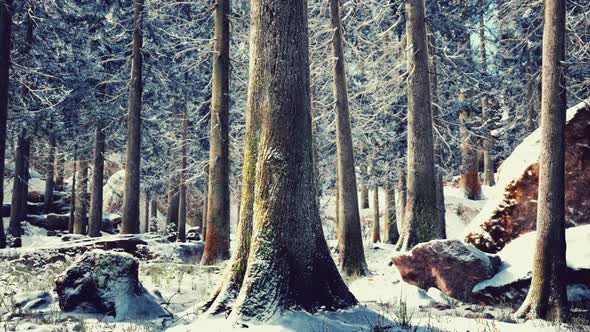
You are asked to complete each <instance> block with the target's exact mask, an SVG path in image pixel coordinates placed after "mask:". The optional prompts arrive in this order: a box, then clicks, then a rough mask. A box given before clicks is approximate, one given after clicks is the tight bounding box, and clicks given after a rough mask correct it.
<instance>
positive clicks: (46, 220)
mask: <svg viewBox="0 0 590 332" xmlns="http://www.w3.org/2000/svg"><path fill="white" fill-rule="evenodd" d="M69 220H70V216H69V215H68V214H54V213H50V214H47V215H27V222H29V223H30V224H31V225H33V226H37V227H41V228H44V229H46V230H51V231H65V230H67V229H68V223H69Z"/></svg>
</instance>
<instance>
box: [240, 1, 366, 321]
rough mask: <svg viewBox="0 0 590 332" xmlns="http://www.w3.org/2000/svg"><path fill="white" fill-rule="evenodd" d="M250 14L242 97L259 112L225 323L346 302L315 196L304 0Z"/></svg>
mask: <svg viewBox="0 0 590 332" xmlns="http://www.w3.org/2000/svg"><path fill="white" fill-rule="evenodd" d="M251 15H252V16H251V30H250V36H251V37H250V47H251V49H250V55H251V56H250V59H251V60H250V61H251V62H250V65H251V66H250V80H251V84H250V91H249V100H250V102H251V103H255V108H256V109H257V110H260V115H261V125H260V129H261V131H260V140H259V141H260V142H259V144H258V149H257V150H258V152H257V162H256V166H257V168H258V169H257V170H256V179H255V188H256V189H255V191H254V198H253V200H254V203H253V205H254V208H253V211H254V215H253V221H254V222H253V226H254V227H253V233H252V243H251V245H250V251H249V255H250V257H249V259H248V266H247V267H246V271H245V276H244V280H243V282H242V286H241V289H240V292H239V294H238V296H237V298H236V300H235V302H234V304H233V306H232V307H231V314H230V319H238V320H242V321H245V320H252V319H256V320H266V319H269V318H271V317H272V316H274V315H275V314H278V313H280V312H281V311H284V310H289V309H299V310H307V311H316V310H319V309H320V308H321V309H325V310H334V309H340V308H344V307H348V306H351V305H354V304H356V303H357V301H356V299H355V298H354V296H353V295H352V293H350V291H349V290H348V288H347V287H346V284H344V282H343V280H342V278H341V277H340V275H339V273H338V270H337V268H336V265H335V264H334V261H333V260H332V258H331V257H330V252H329V249H328V246H327V244H326V241H325V239H324V235H323V231H322V227H321V222H320V216H319V207H318V205H317V201H316V199H315V195H316V185H315V177H314V175H313V161H312V159H313V157H312V146H311V145H312V144H311V121H310V108H311V101H310V98H309V55H308V52H309V50H308V46H309V45H308V30H307V2H306V1H305V0H295V1H290V2H284V1H274V0H253V1H252V6H251ZM254 78H260V79H259V80H255V79H254ZM250 107H252V104H251V106H250ZM246 161H247V160H246ZM247 191H248V190H244V192H247ZM243 204H244V203H243ZM243 210H246V209H243Z"/></svg>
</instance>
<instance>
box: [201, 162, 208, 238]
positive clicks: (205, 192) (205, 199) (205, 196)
mask: <svg viewBox="0 0 590 332" xmlns="http://www.w3.org/2000/svg"><path fill="white" fill-rule="evenodd" d="M204 182H205V185H204V186H203V201H202V210H203V213H202V214H203V229H202V231H201V234H202V235H203V241H205V239H207V203H208V202H209V166H206V167H205V181H204Z"/></svg>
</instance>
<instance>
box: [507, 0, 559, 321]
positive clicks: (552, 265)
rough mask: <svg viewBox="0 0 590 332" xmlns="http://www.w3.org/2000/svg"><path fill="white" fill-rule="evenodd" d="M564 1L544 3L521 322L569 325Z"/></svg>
mask: <svg viewBox="0 0 590 332" xmlns="http://www.w3.org/2000/svg"><path fill="white" fill-rule="evenodd" d="M565 20H566V1H565V0H545V23H544V30H543V67H542V68H543V69H542V70H543V74H542V75H543V80H542V93H541V94H542V100H543V103H542V104H541V153H540V155H539V198H538V204H537V241H536V248H535V256H534V260H533V269H532V274H533V276H532V280H531V286H530V288H529V292H528V294H527V297H526V299H525V302H524V303H523V305H522V306H521V308H520V309H519V310H518V311H517V313H516V316H517V317H528V318H541V319H545V320H551V321H558V322H562V321H566V320H568V318H569V310H568V299H567V292H566V279H567V278H566V259H565V253H566V242H565V226H564V225H565V222H564V220H565V138H564V137H565V132H564V128H565V113H566V108H567V105H566V90H565V86H566V85H565V67H564V65H563V63H562V62H563V61H564V60H565V49H566V46H565V42H566V39H565Z"/></svg>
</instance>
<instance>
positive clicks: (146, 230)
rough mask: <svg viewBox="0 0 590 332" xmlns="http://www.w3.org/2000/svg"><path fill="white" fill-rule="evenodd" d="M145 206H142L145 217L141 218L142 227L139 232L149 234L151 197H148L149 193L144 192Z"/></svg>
mask: <svg viewBox="0 0 590 332" xmlns="http://www.w3.org/2000/svg"><path fill="white" fill-rule="evenodd" d="M144 196H145V204H144V205H143V206H144V211H145V212H144V213H145V215H144V216H143V218H144V219H143V227H142V230H141V232H142V233H149V232H150V220H151V216H150V203H151V197H150V192H149V191H147V190H146V192H145V195H144Z"/></svg>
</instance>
